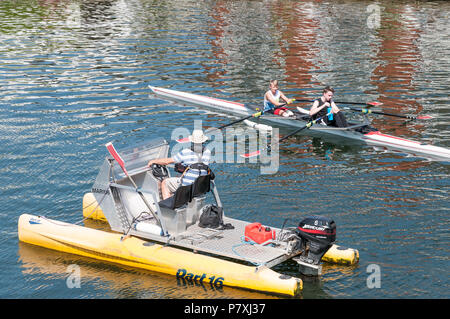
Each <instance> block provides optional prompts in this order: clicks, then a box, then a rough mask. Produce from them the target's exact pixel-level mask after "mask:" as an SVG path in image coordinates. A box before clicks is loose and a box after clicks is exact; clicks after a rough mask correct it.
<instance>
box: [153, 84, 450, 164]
mask: <svg viewBox="0 0 450 319" xmlns="http://www.w3.org/2000/svg"><path fill="white" fill-rule="evenodd" d="M149 88H150V89H151V91H152V93H153V94H155V95H156V96H158V97H160V98H164V99H168V100H171V101H176V102H180V103H182V104H184V105H193V106H197V107H201V108H206V109H209V110H214V111H216V112H218V113H222V114H228V115H232V116H237V117H246V116H250V115H252V114H254V113H255V112H256V111H257V110H256V108H252V107H250V106H245V105H244V104H242V103H239V102H234V101H226V100H223V99H218V98H214V97H208V96H203V95H197V94H192V93H187V92H182V91H176V90H171V89H166V88H160V87H154V86H149ZM258 119H259V120H260V121H262V122H265V123H268V124H271V125H275V126H279V127H280V126H281V127H287V128H293V129H299V128H301V127H304V126H305V125H307V123H308V122H309V116H308V115H306V114H305V115H303V116H297V117H296V118H285V117H281V116H276V115H272V114H264V115H262V116H260V117H259V118H258ZM305 131H308V132H309V134H310V135H313V136H319V137H332V138H343V139H346V140H351V141H353V142H357V143H363V144H368V145H372V146H381V147H385V148H388V149H393V150H397V151H406V152H408V153H410V154H413V155H417V156H422V157H426V158H431V159H435V160H444V161H448V160H450V150H449V149H447V148H444V147H439V146H434V145H430V144H425V143H421V142H418V141H413V140H409V139H405V138H401V137H396V136H392V135H388V134H384V133H382V132H380V131H378V130H376V129H374V128H372V127H371V126H370V123H369V122H368V121H367V122H362V123H350V126H349V127H345V128H338V127H331V126H325V125H314V126H312V127H310V128H309V129H308V130H303V132H305Z"/></svg>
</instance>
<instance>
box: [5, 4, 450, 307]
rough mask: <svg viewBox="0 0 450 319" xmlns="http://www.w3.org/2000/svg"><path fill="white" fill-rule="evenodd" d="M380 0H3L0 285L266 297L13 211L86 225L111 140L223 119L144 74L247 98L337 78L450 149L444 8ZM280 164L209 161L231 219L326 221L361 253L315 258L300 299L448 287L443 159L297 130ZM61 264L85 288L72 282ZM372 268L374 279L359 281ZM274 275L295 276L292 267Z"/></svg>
mask: <svg viewBox="0 0 450 319" xmlns="http://www.w3.org/2000/svg"><path fill="white" fill-rule="evenodd" d="M377 3H378V4H379V6H378V7H377V8H378V9H379V10H380V20H379V21H378V22H379V25H377V20H376V19H375V20H374V17H373V16H371V14H373V12H376V10H375V11H373V10H374V8H373V7H370V5H371V4H373V2H372V1H350V0H342V1H310V2H308V1H305V2H296V1H269V0H268V1H150V0H117V1H115V0H105V1H96V0H85V1H82V0H78V1H76V0H74V1H71V0H66V1H64V0H61V1H57V0H53V1H50V0H47V1H46V0H30V1H26V0H5V1H1V2H0V79H1V82H0V83H1V86H0V92H1V100H0V160H1V163H2V165H0V176H1V178H0V181H1V186H0V187H1V193H0V199H1V202H2V206H1V210H0V219H1V225H2V229H1V232H2V236H1V237H0V238H1V244H2V245H1V249H0V260H1V263H0V265H1V266H0V269H1V271H0V273H1V275H0V280H1V283H2V285H1V286H0V287H1V288H0V296H1V297H3V298H274V297H275V296H271V295H266V294H263V293H257V292H248V291H243V290H239V289H233V288H228V287H224V288H223V289H214V290H213V289H210V288H209V287H202V286H198V285H183V284H182V283H177V281H176V279H175V278H174V277H171V276H166V275H162V274H158V273H152V272H145V271H141V270H136V269H131V268H126V267H122V266H116V265H112V264H105V263H101V262H97V261H95V260H91V259H87V258H80V257H78V256H74V255H69V254H61V253H58V252H54V251H50V250H47V249H44V248H39V247H34V246H31V245H27V244H23V243H19V241H18V237H17V220H18V218H19V216H20V215H21V214H23V213H30V214H35V215H45V216H47V217H49V218H54V219H59V220H64V221H68V222H78V221H80V220H81V219H82V202H81V201H82V197H83V195H84V194H85V193H86V192H89V191H90V188H91V186H92V184H93V182H94V179H95V177H96V175H97V172H98V169H99V167H100V165H101V163H102V160H103V158H104V157H105V156H106V150H105V148H104V144H105V143H107V142H109V141H112V142H114V144H115V145H116V147H117V148H119V149H120V147H124V146H127V145H131V144H134V143H138V142H141V141H143V140H146V139H149V138H152V137H158V136H161V137H164V138H166V139H167V140H171V134H172V131H173V130H174V129H176V128H178V127H180V126H182V127H186V128H188V129H189V130H191V129H192V128H193V126H194V120H203V125H204V126H205V127H209V126H219V125H221V124H224V123H227V122H229V121H231V120H232V118H230V117H225V116H222V115H220V114H215V113H206V112H204V111H202V110H200V109H196V108H193V107H184V106H181V105H178V104H177V103H167V102H166V101H163V100H161V99H156V98H154V97H152V96H149V89H148V87H147V86H148V85H149V84H152V85H156V86H161V87H167V88H173V89H177V90H181V91H189V92H194V93H198V94H203V95H210V96H214V97H218V98H225V99H229V100H234V101H241V102H244V103H253V104H256V103H259V102H260V101H261V99H262V95H263V93H264V91H265V90H266V89H267V83H268V81H269V80H270V79H272V78H277V79H279V80H280V84H281V88H282V89H283V91H284V92H285V93H286V94H287V95H289V96H291V97H303V98H313V97H316V96H318V95H320V91H321V89H322V88H323V87H324V86H325V85H332V86H333V87H334V88H335V89H336V97H335V98H336V100H338V99H339V100H341V101H342V100H344V101H372V100H376V101H379V102H382V103H383V106H382V110H383V111H385V112H391V113H401V114H424V115H431V116H433V117H434V119H432V120H429V121H415V122H404V121H403V120H401V119H396V118H392V117H383V116H380V115H373V116H372V115H371V120H372V123H373V125H374V126H376V127H377V128H379V129H380V130H381V131H382V132H385V133H388V134H392V135H396V136H402V137H405V138H411V139H415V140H419V141H423V142H427V143H432V144H436V145H440V146H444V147H447V148H448V147H450V141H449V136H450V130H449V126H448V123H449V120H450V115H449V111H450V101H449V97H448V91H449V88H450V63H449V56H450V41H449V39H450V31H449V28H448V12H449V10H450V3H448V2H446V1H426V2H425V1H424V2H422V1H379V2H377ZM377 8H375V9H377ZM374 24H375V25H374ZM347 114H348V116H349V117H350V116H355V115H354V114H352V113H347ZM286 133H289V130H286V129H285V130H281V134H286ZM171 143H172V145H173V144H174V142H173V141H171ZM279 164H280V165H279V169H278V171H277V172H276V173H275V174H261V165H260V164H258V163H248V162H247V163H245V162H240V163H216V164H214V170H215V172H216V175H217V176H218V178H217V183H218V184H219V190H220V194H221V199H222V201H223V203H224V206H225V208H226V209H225V211H226V214H227V215H229V216H231V217H234V218H239V219H243V220H248V221H259V222H261V223H263V224H268V225H273V226H277V227H280V226H281V225H282V223H283V222H284V220H285V219H286V218H288V219H289V223H290V226H294V225H295V224H296V223H297V222H298V221H299V220H300V219H301V218H302V217H304V216H307V215H310V214H322V215H327V216H330V217H332V218H333V219H334V220H335V221H336V223H337V227H338V228H337V241H338V242H337V243H338V244H341V245H343V246H348V247H353V248H356V249H358V250H359V252H360V263H359V264H358V265H357V266H355V267H350V268H349V267H343V266H332V265H325V266H324V275H323V276H322V278H321V279H320V280H316V281H311V280H305V283H304V291H303V293H302V297H303V298H448V297H450V296H449V293H448V292H449V276H448V269H449V266H450V265H449V248H448V247H449V224H450V222H449V218H448V216H449V209H450V204H449V199H448V193H449V172H450V170H449V166H448V162H442V161H429V160H426V159H420V158H416V157H412V156H408V154H405V153H395V152H392V151H386V150H381V149H374V148H373V147H369V146H355V145H347V144H344V143H341V142H340V141H333V140H329V141H328V140H323V139H317V138H311V137H309V136H308V135H298V136H296V137H294V138H290V139H289V140H288V141H286V142H285V143H284V144H283V145H282V146H280V163H279ZM94 224H95V223H94ZM87 226H96V227H99V225H90V224H88V225H87ZM71 264H77V265H79V266H80V268H81V274H82V282H81V288H79V289H76V288H74V289H69V288H68V286H67V285H66V279H67V276H68V272H67V267H68V266H69V265H71ZM371 264H375V265H378V266H379V267H380V268H379V269H380V274H381V287H380V288H373V289H370V288H369V287H368V285H367V280H368V278H369V275H370V273H368V272H367V269H368V266H369V265H371ZM276 270H277V271H280V272H284V273H288V274H292V275H296V266H295V265H294V264H291V263H288V264H284V265H280V266H277V267H276ZM276 298H279V297H278V296H276Z"/></svg>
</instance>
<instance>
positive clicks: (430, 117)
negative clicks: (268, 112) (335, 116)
mask: <svg viewBox="0 0 450 319" xmlns="http://www.w3.org/2000/svg"><path fill="white" fill-rule="evenodd" d="M295 101H297V102H314V101H311V100H302V99H295ZM334 103H338V104H352V105H365V106H366V107H373V106H380V105H382V104H383V103H380V102H339V101H334ZM347 109H350V110H352V111H355V112H361V113H364V114H370V113H372V114H379V115H387V116H393V117H399V118H403V119H408V120H429V119H432V118H433V117H432V116H429V115H421V116H412V115H401V114H393V113H386V112H380V111H372V110H369V109H367V108H363V109H355V108H352V107H347Z"/></svg>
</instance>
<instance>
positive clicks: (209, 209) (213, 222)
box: [198, 205, 223, 228]
mask: <svg viewBox="0 0 450 319" xmlns="http://www.w3.org/2000/svg"><path fill="white" fill-rule="evenodd" d="M222 214H223V209H222V208H221V207H217V206H215V205H207V206H205V208H203V212H202V215H201V216H200V219H199V223H198V226H200V227H202V228H219V227H220V225H222V223H223V221H222Z"/></svg>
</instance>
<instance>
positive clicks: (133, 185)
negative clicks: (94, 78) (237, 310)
mask: <svg viewBox="0 0 450 319" xmlns="http://www.w3.org/2000/svg"><path fill="white" fill-rule="evenodd" d="M168 152H169V145H168V143H167V142H166V141H165V140H163V139H156V140H152V141H150V142H148V143H145V144H142V145H140V146H136V147H132V148H128V149H125V150H123V151H122V152H121V154H122V155H123V161H124V162H125V163H127V170H126V172H127V173H124V172H125V170H122V167H121V165H119V164H118V162H117V160H114V158H111V157H107V158H106V159H105V160H104V162H103V165H102V167H101V168H100V172H99V174H98V176H97V179H96V181H95V183H94V185H93V187H92V193H89V194H87V195H85V198H88V199H85V201H88V200H89V198H90V200H91V201H92V203H94V204H93V205H86V206H90V207H91V208H90V211H91V212H92V211H94V210H96V209H95V208H97V210H98V209H99V208H100V209H101V211H102V214H103V216H104V217H105V219H106V220H107V221H108V223H109V225H110V227H111V230H112V231H102V230H97V229H92V228H87V227H82V226H78V225H74V224H69V223H64V222H61V221H56V220H51V219H48V218H45V217H42V216H32V215H28V214H24V215H22V216H21V217H20V218H19V224H18V230H19V239H20V240H21V241H23V242H27V243H31V244H35V245H39V246H42V247H46V248H50V249H54V250H59V251H63V252H67V253H73V254H77V255H81V256H86V257H91V258H95V259H99V260H103V261H109V262H114V263H119V264H122V265H126V266H131V267H137V268H143V269H147V270H152V271H156V272H161V273H165V274H170V275H174V276H176V278H177V279H178V280H181V281H186V282H196V283H199V284H208V285H211V286H214V287H221V286H223V285H227V286H231V287H239V288H245V289H250V290H256V291H262V292H269V293H275V294H285V295H298V294H299V293H300V291H301V289H302V281H301V279H299V278H295V277H292V276H288V275H283V274H280V273H277V272H275V271H273V270H272V269H271V268H273V267H274V266H276V265H279V264H281V263H282V262H284V261H286V260H290V259H292V260H294V261H296V262H297V263H298V265H299V270H300V272H301V273H304V274H309V275H320V273H321V269H322V268H321V261H327V262H335V263H340V264H355V263H357V262H358V259H359V255H358V252H357V251H356V250H354V249H344V248H341V247H339V246H337V245H334V241H335V236H336V226H335V223H334V221H332V220H331V219H328V218H325V217H321V216H313V217H308V218H305V219H304V220H302V221H301V222H300V224H299V227H294V228H284V227H282V229H279V228H275V227H266V226H263V225H260V224H257V223H249V222H246V221H241V220H237V219H233V218H231V217H228V216H226V215H225V214H223V216H222V220H223V223H222V225H228V226H229V225H231V226H232V227H219V228H202V227H200V224H199V218H200V216H201V214H202V213H203V212H205V211H208V209H211V207H212V205H211V204H206V195H207V194H208V193H212V195H213V196H212V197H213V198H214V200H215V205H214V207H217V208H222V209H223V207H222V204H221V201H220V198H219V193H218V191H217V188H216V185H215V182H214V180H213V179H212V176H211V175H205V176H201V177H199V178H197V180H196V181H195V183H194V184H192V185H189V186H181V187H179V188H178V190H177V191H176V192H175V194H174V196H172V197H170V198H168V199H165V200H160V195H159V187H158V177H157V175H155V174H154V172H153V171H152V170H149V169H148V168H147V166H146V164H147V162H148V161H149V160H150V159H155V158H164V157H167V155H168ZM166 174H168V171H166ZM159 177H160V176H159ZM97 204H98V205H97ZM216 205H217V206H216ZM97 206H99V207H97ZM93 207H94V208H93ZM83 213H84V214H85V215H86V214H88V213H87V212H83ZM100 216H101V214H98V215H97V217H100ZM267 235H269V237H268V236H267Z"/></svg>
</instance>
